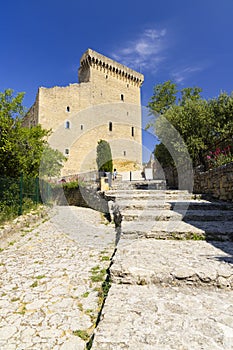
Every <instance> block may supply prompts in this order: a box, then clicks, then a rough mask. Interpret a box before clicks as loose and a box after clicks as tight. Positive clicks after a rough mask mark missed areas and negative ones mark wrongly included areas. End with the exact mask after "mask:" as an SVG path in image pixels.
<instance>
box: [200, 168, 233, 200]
mask: <svg viewBox="0 0 233 350" xmlns="http://www.w3.org/2000/svg"><path fill="white" fill-rule="evenodd" d="M194 191H195V192H196V193H205V194H209V195H211V196H212V197H214V198H217V199H220V200H228V201H232V200H233V163H229V164H225V165H223V166H221V167H218V168H214V169H210V170H208V171H206V172H200V173H197V172H196V173H195V176H194Z"/></svg>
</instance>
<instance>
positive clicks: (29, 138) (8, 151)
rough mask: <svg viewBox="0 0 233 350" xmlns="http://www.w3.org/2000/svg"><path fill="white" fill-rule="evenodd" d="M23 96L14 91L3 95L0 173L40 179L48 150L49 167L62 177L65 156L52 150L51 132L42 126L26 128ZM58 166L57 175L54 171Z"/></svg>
mask: <svg viewBox="0 0 233 350" xmlns="http://www.w3.org/2000/svg"><path fill="white" fill-rule="evenodd" d="M23 97H24V93H19V94H17V95H16V96H14V91H13V90H11V89H7V90H5V91H4V92H2V93H1V92H0V162H1V170H0V174H1V176H9V177H16V176H19V174H20V173H24V174H25V175H28V176H32V177H36V176H38V175H39V169H40V165H41V160H42V156H43V153H44V151H47V152H48V150H50V151H49V154H50V157H49V159H47V162H48V166H49V167H50V169H51V170H50V172H51V171H52V173H53V175H55V173H56V175H58V172H60V169H61V167H62V162H63V161H64V160H65V157H64V156H63V155H62V154H61V153H60V152H58V151H57V152H55V151H53V150H52V149H50V147H49V145H48V142H47V137H48V136H49V134H50V131H48V130H45V129H42V127H41V126H40V125H37V126H32V127H30V128H26V127H23V126H22V117H23V116H24V115H25V108H24V107H23V105H22V101H23ZM47 158H48V157H47ZM58 163H59V164H60V166H59V167H58V166H57V165H58ZM44 164H45V160H44ZM54 167H55V168H56V171H55V173H54V171H53V170H52V169H54Z"/></svg>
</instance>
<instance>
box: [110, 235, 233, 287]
mask: <svg viewBox="0 0 233 350" xmlns="http://www.w3.org/2000/svg"><path fill="white" fill-rule="evenodd" d="M110 275H111V280H112V281H113V283H119V284H134V285H137V284H138V285H145V284H155V285H163V286H168V285H172V286H181V285H189V286H190V285H193V286H202V287H208V288H212V287H219V288H222V289H223V288H226V289H232V290H233V242H205V241H171V240H170V241H169V240H166V241H159V240H147V239H140V240H133V241H127V242H126V241H120V243H119V245H118V248H117V254H116V255H115V256H114V258H113V264H112V265H111V268H110Z"/></svg>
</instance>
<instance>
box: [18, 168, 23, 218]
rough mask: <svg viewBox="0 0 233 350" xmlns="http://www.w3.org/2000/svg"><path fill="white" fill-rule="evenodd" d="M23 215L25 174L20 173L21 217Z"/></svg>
mask: <svg viewBox="0 0 233 350" xmlns="http://www.w3.org/2000/svg"><path fill="white" fill-rule="evenodd" d="M22 214H23V173H20V180H19V215H22Z"/></svg>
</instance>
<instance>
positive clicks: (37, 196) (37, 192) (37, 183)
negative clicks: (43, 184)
mask: <svg viewBox="0 0 233 350" xmlns="http://www.w3.org/2000/svg"><path fill="white" fill-rule="evenodd" d="M36 203H37V204H38V203H39V177H36Z"/></svg>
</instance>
